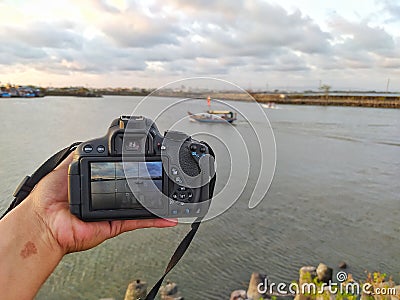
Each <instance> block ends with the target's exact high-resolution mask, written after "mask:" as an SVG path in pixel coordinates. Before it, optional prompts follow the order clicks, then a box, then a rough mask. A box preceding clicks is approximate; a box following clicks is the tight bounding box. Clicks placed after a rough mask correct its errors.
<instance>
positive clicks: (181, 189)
mask: <svg viewBox="0 0 400 300" xmlns="http://www.w3.org/2000/svg"><path fill="white" fill-rule="evenodd" d="M178 191H180V192H184V191H186V188H185V187H184V186H180V187H178Z"/></svg>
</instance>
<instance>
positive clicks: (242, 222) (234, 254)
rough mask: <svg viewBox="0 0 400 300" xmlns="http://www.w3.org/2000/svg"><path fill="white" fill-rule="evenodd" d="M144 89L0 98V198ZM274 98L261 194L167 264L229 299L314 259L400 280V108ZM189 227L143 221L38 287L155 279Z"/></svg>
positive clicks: (104, 287) (64, 289)
mask: <svg viewBox="0 0 400 300" xmlns="http://www.w3.org/2000/svg"><path fill="white" fill-rule="evenodd" d="M139 100H140V98H134V97H127V98H123V97H105V98H102V99H80V98H56V97H54V98H52V97H47V98H43V99H37V100H29V99H0V117H1V118H0V124H1V128H2V130H1V131H0V154H1V155H0V166H1V167H0V210H1V211H2V210H4V209H5V208H6V206H8V203H9V202H10V201H11V194H12V192H13V190H14V188H15V187H16V185H17V184H18V183H19V181H20V180H21V179H22V178H23V177H24V176H25V175H26V174H31V173H32V172H33V171H34V170H35V168H36V167H37V166H38V165H39V164H40V163H42V162H43V161H44V160H45V159H46V158H47V157H49V156H50V155H51V154H53V153H54V152H55V151H57V150H58V149H60V148H62V147H65V146H66V145H69V144H70V143H72V142H73V141H78V140H81V141H83V140H85V139H89V138H92V137H97V136H101V135H103V134H104V133H105V131H106V129H107V127H108V125H109V123H110V122H111V120H112V119H113V118H115V117H118V116H119V115H121V114H130V113H131V111H132V109H133V107H134V105H135V103H137V102H138V101H139ZM153 105H157V103H155V104H153ZM199 105H200V104H199ZM203 105H204V104H203ZM237 105H238V106H241V105H253V104H248V103H239V104H237ZM279 108H280V109H276V110H268V111H267V115H268V117H269V119H270V121H271V123H272V127H273V129H274V132H275V136H276V144H277V149H278V152H277V154H278V160H277V169H276V174H275V177H274V180H273V183H272V186H271V188H270V190H269V192H268V195H267V197H266V199H265V200H264V201H263V202H262V203H261V204H260V205H259V206H258V207H257V208H256V209H253V210H249V209H247V208H246V207H247V201H246V199H240V200H239V201H238V202H237V203H236V204H235V205H234V206H233V207H232V208H230V209H229V210H228V211H227V212H226V213H224V214H223V215H221V216H220V217H218V218H216V219H214V220H211V221H208V222H206V223H205V224H203V225H202V226H201V228H200V231H199V233H198V236H197V238H196V239H195V240H194V242H193V244H192V246H191V248H190V251H189V252H188V254H187V255H186V256H185V257H184V259H183V260H182V261H181V262H180V263H179V265H178V266H177V267H176V269H175V270H174V271H173V272H172V273H171V275H170V276H169V278H170V279H172V280H174V281H176V282H178V284H179V285H180V289H181V292H182V293H183V295H184V296H185V298H187V299H227V298H229V294H230V292H231V291H232V290H233V289H239V288H244V287H245V284H246V282H248V280H249V277H250V274H251V272H253V271H263V272H265V273H267V274H269V276H270V278H271V279H272V280H273V281H276V282H277V281H278V280H283V281H285V282H291V281H292V280H293V279H296V277H297V274H298V273H297V272H298V269H299V268H300V267H301V266H303V265H306V264H312V265H316V264H318V263H319V262H321V261H322V262H325V263H326V264H328V265H330V266H333V267H335V266H336V265H337V263H338V262H339V261H341V260H344V261H346V262H347V263H348V264H349V266H350V268H349V272H351V273H353V275H354V276H355V277H356V278H359V279H361V278H363V277H364V274H365V273H364V272H365V270H369V271H374V270H379V271H382V272H386V273H388V274H392V275H393V276H394V279H395V280H397V282H399V281H400V257H399V250H400V218H399V210H400V185H399V177H400V110H385V109H369V108H350V107H314V106H280V107H279ZM185 113H186V111H185V110H184V109H183V110H182V114H185ZM158 125H159V127H160V129H161V130H164V129H165V128H163V124H158ZM187 126H188V128H191V126H200V125H199V124H193V123H189V122H188V124H187ZM204 126H210V125H204ZM217 126H218V125H217ZM240 126H245V125H244V124H243V123H242V122H241V121H240V120H239V122H238V124H237V127H238V128H240ZM205 130H223V129H221V127H220V126H218V127H215V128H214V129H212V128H211V129H210V127H207V129H205ZM235 163H237V164H241V162H240V161H238V162H235ZM217 188H218V189H221V186H219V187H217ZM187 230H188V226H187V225H180V226H178V227H176V228H173V229H164V230H163V229H146V230H138V231H135V232H131V233H127V234H124V235H122V236H120V237H118V238H115V239H113V240H110V241H107V242H105V243H104V244H102V245H101V246H99V247H97V248H95V249H92V250H89V251H86V252H82V253H75V254H70V255H68V256H66V257H65V258H64V260H63V261H62V263H61V264H60V265H59V267H58V268H57V269H56V271H55V272H54V274H53V275H52V276H51V277H50V278H49V279H48V281H47V282H46V284H45V285H44V287H43V288H42V290H41V291H40V292H39V294H38V296H37V299H99V298H105V297H114V298H116V299H122V298H123V295H124V292H125V289H126V286H127V284H128V283H129V282H130V281H131V280H133V279H136V278H142V279H145V280H147V281H148V282H149V283H150V284H152V283H153V282H154V281H156V280H157V279H158V276H159V275H160V274H161V273H162V270H163V269H164V267H165V264H166V262H167V261H168V259H169V256H170V255H171V253H172V252H173V250H174V249H175V247H176V245H177V243H178V242H179V241H180V239H181V238H182V237H183V236H184V235H185V233H186V232H187Z"/></svg>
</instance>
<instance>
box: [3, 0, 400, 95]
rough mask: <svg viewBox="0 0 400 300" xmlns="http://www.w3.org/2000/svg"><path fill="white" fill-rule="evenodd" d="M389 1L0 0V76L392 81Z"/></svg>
mask: <svg viewBox="0 0 400 300" xmlns="http://www.w3.org/2000/svg"><path fill="white" fill-rule="evenodd" d="M399 29H400V1H397V0H362V1H361V0H358V1H355V0H347V1H344V0H336V1H321V0H304V1H295V0H280V1H262V0H247V1H232V0H220V1H211V0H202V1H201V0H194V1H183V0H170V1H154V0H153V1H128V0H103V1H102V0H98V1H95V0H85V1H78V0H70V1H66V0H59V1H48V0H33V1H16V0H12V1H11V0H10V1H7V0H6V1H1V2H0V37H1V41H2V42H1V43H0V81H1V82H2V83H5V82H12V83H17V84H18V83H19V84H40V85H43V86H49V85H51V86H65V85H84V86H93V87H108V86H110V87H116V86H124V87H133V86H139V87H158V86H161V85H164V84H166V83H168V82H170V81H173V80H177V79H183V78H186V77H194V76H211V77H217V78H221V79H225V80H229V81H232V82H234V83H235V84H238V85H240V86H242V87H243V88H252V89H265V88H267V87H268V88H269V89H289V90H303V89H317V88H318V85H319V83H320V82H322V83H325V84H329V85H331V86H332V88H333V89H352V90H385V89H386V84H387V81H388V79H389V78H390V89H391V90H393V91H400V30H399Z"/></svg>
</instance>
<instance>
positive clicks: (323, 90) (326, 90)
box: [319, 84, 331, 99]
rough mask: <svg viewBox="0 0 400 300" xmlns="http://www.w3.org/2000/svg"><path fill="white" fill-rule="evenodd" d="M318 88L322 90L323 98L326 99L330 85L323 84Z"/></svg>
mask: <svg viewBox="0 0 400 300" xmlns="http://www.w3.org/2000/svg"><path fill="white" fill-rule="evenodd" d="M319 90H320V91H322V92H324V95H325V98H326V99H328V96H329V91H330V90H331V86H330V85H328V84H323V85H321V86H320V87H319Z"/></svg>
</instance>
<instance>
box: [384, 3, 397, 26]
mask: <svg viewBox="0 0 400 300" xmlns="http://www.w3.org/2000/svg"><path fill="white" fill-rule="evenodd" d="M382 5H383V11H384V12H385V13H386V14H388V15H389V19H387V20H386V21H387V22H399V21H400V3H399V2H398V1H397V0H384V1H383V3H382Z"/></svg>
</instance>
